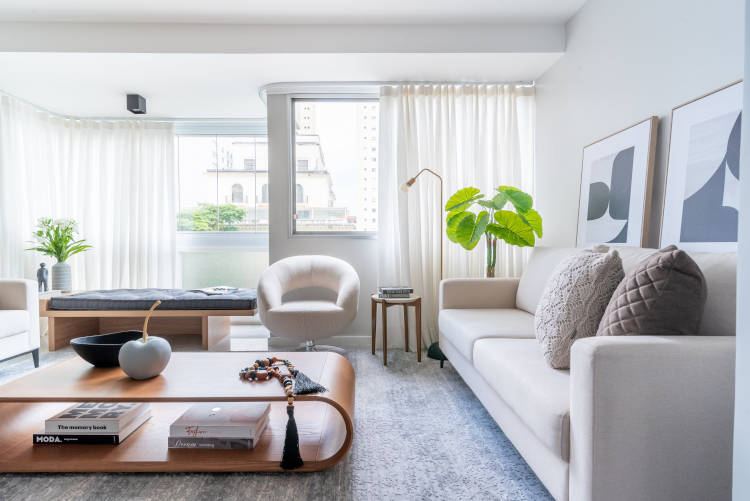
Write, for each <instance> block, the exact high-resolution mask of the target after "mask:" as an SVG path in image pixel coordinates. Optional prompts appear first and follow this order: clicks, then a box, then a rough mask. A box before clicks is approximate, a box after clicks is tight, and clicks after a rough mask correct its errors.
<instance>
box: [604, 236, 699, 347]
mask: <svg viewBox="0 0 750 501" xmlns="http://www.w3.org/2000/svg"><path fill="white" fill-rule="evenodd" d="M706 295H707V290H706V279H705V278H704V277H703V273H702V272H701V270H700V268H699V267H698V265H697V264H696V263H695V261H693V258H691V257H690V256H688V255H687V253H685V251H682V250H680V249H678V248H677V247H675V246H674V245H670V246H669V247H665V248H664V249H661V250H660V251H658V252H655V253H654V254H652V255H650V256H649V257H647V258H646V259H644V260H643V261H641V262H640V263H639V264H638V266H636V267H635V269H633V270H632V271H631V272H629V273H628V274H627V276H626V277H625V279H624V280H623V281H622V283H621V284H620V285H619V286H618V287H617V290H615V292H614V294H612V299H611V300H610V302H609V305H607V309H606V311H605V312H604V316H603V317H602V322H601V324H599V330H598V331H597V333H596V335H597V336H627V335H635V334H645V335H662V336H664V335H678V334H683V335H687V336H694V335H696V334H698V328H699V327H700V324H701V318H702V317H703V308H704V307H705V305H706Z"/></svg>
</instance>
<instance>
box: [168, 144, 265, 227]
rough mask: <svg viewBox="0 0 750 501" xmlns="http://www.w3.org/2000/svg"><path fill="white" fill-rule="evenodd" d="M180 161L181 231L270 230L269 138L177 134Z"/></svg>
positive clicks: (179, 213)
mask: <svg viewBox="0 0 750 501" xmlns="http://www.w3.org/2000/svg"><path fill="white" fill-rule="evenodd" d="M177 164H178V165H177V167H178V178H179V190H178V193H179V212H178V215H177V229H178V231H240V232H268V194H267V183H268V140H267V138H265V137H256V136H222V135H178V136H177ZM262 186H266V193H265V195H263V194H262V193H261V187H262ZM250 194H253V195H250ZM258 200H260V203H258V202H257V201H258Z"/></svg>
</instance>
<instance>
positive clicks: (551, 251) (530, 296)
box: [516, 247, 581, 314]
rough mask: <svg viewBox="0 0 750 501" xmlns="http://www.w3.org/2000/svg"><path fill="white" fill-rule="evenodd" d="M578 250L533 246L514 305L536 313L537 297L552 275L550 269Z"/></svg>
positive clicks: (578, 250) (539, 296)
mask: <svg viewBox="0 0 750 501" xmlns="http://www.w3.org/2000/svg"><path fill="white" fill-rule="evenodd" d="M578 252H581V249H574V248H555V247H534V249H533V250H532V251H531V256H530V257H529V262H528V263H526V267H525V268H524V272H523V275H522V276H521V280H520V282H518V292H517V293H516V307H517V308H520V309H522V310H524V311H527V312H529V313H531V314H534V313H536V308H537V305H538V304H539V299H540V298H541V297H542V292H544V286H545V285H547V280H549V277H550V276H551V275H552V270H554V269H555V267H556V266H557V265H558V264H559V263H560V261H562V260H563V259H565V258H567V257H570V256H572V255H574V254H577V253H578Z"/></svg>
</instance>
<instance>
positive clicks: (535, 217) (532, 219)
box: [520, 209, 542, 238]
mask: <svg viewBox="0 0 750 501" xmlns="http://www.w3.org/2000/svg"><path fill="white" fill-rule="evenodd" d="M520 216H521V219H523V220H524V222H525V223H526V224H528V225H529V226H531V229H532V230H534V233H536V236H538V237H539V238H542V216H541V215H539V213H538V212H537V211H535V210H534V209H529V210H527V211H526V212H523V213H521V214H520Z"/></svg>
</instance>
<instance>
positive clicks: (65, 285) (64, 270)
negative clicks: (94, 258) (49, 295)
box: [52, 261, 73, 292]
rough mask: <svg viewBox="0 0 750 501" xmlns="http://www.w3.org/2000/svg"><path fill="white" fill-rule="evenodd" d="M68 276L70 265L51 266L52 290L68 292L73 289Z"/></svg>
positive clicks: (59, 263)
mask: <svg viewBox="0 0 750 501" xmlns="http://www.w3.org/2000/svg"><path fill="white" fill-rule="evenodd" d="M71 283H72V280H71V276H70V265H69V264H68V263H66V262H59V261H58V262H57V263H55V264H53V265H52V290H56V291H63V292H70V291H71V290H72V289H73V287H72V285H71Z"/></svg>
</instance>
